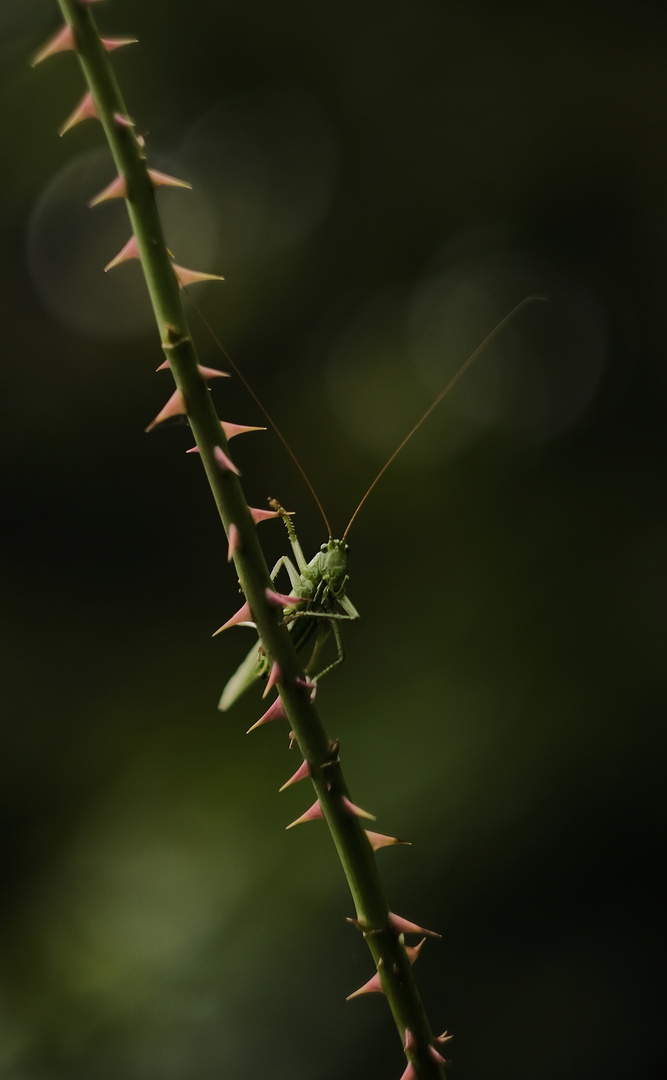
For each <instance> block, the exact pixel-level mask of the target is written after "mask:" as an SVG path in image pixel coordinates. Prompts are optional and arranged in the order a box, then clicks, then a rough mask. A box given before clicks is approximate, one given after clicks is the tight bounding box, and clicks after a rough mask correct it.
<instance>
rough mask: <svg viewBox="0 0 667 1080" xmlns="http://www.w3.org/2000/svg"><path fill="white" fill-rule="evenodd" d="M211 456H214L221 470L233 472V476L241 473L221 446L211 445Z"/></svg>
mask: <svg viewBox="0 0 667 1080" xmlns="http://www.w3.org/2000/svg"><path fill="white" fill-rule="evenodd" d="M213 457H214V458H215V460H216V462H217V464H218V466H219V468H220V469H221V470H222V472H225V473H227V472H231V473H234V475H235V476H240V475H241V473H240V471H239V470H238V469H237V468H236V465H235V464H234V462H233V461H232V459H231V458H228V457H227V455H226V453H225V451H224V450H223V449H222V447H221V446H214V447H213Z"/></svg>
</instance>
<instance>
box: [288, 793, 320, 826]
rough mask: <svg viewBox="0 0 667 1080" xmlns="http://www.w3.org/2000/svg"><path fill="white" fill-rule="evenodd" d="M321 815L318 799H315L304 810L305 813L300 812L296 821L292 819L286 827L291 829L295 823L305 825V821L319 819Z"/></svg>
mask: <svg viewBox="0 0 667 1080" xmlns="http://www.w3.org/2000/svg"><path fill="white" fill-rule="evenodd" d="M323 817H324V814H323V813H322V807H321V806H320V802H319V799H317V800H316V801H315V802H314V803H313V805H312V806H311V807H310V809H308V810H306V812H305V814H302V815H301V817H299V818H297V819H296V821H292V822H291V823H290V824H289V825H287V826H286V829H293V828H294V826H295V825H305V823H306V822H307V821H319V820H320V818H323Z"/></svg>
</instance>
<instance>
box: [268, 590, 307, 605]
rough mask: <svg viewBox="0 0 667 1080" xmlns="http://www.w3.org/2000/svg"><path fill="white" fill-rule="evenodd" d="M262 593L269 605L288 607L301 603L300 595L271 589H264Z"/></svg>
mask: <svg viewBox="0 0 667 1080" xmlns="http://www.w3.org/2000/svg"><path fill="white" fill-rule="evenodd" d="M264 595H265V597H266V599H267V601H268V602H269V604H271V607H277V608H289V607H295V606H296V604H301V603H303V599H302V597H300V596H287V595H286V594H285V593H279V592H274V591H273V589H265V590H264Z"/></svg>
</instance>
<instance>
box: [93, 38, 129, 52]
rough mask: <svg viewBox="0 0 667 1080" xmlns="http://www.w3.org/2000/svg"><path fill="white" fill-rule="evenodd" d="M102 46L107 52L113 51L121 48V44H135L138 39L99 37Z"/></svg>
mask: <svg viewBox="0 0 667 1080" xmlns="http://www.w3.org/2000/svg"><path fill="white" fill-rule="evenodd" d="M100 41H101V42H102V44H103V46H104V48H105V49H106V51H107V52H113V51H114V49H122V48H123V45H137V44H138V43H139V42H138V39H137V38H135V37H119V38H100Z"/></svg>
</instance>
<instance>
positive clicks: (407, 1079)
mask: <svg viewBox="0 0 667 1080" xmlns="http://www.w3.org/2000/svg"><path fill="white" fill-rule="evenodd" d="M401 1080H417V1073H416V1072H415V1067H414V1065H413V1064H412V1062H411V1061H408V1063H407V1065H406V1066H405V1071H404V1072H403V1073H402V1074H401Z"/></svg>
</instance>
